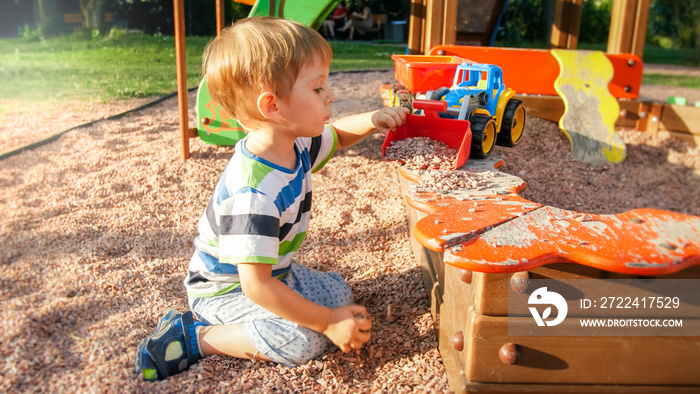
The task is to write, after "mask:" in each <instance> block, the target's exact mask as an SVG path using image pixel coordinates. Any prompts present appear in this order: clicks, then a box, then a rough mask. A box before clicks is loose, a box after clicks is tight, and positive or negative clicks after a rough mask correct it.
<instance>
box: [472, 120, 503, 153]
mask: <svg viewBox="0 0 700 394" xmlns="http://www.w3.org/2000/svg"><path fill="white" fill-rule="evenodd" d="M469 121H470V122H471V129H472V150H471V153H470V154H469V156H470V157H472V158H474V159H485V158H487V157H489V155H490V154H491V152H492V151H493V147H494V145H496V122H495V121H494V120H493V118H491V117H490V116H486V115H474V116H472V117H471V119H469Z"/></svg>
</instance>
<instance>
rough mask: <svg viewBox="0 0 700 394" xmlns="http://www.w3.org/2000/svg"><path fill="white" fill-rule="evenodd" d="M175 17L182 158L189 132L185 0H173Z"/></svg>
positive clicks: (186, 152)
mask: <svg viewBox="0 0 700 394" xmlns="http://www.w3.org/2000/svg"><path fill="white" fill-rule="evenodd" d="M173 3H174V4H173V14H174V19H175V65H176V71H177V105H178V113H179V116H180V148H181V149H180V150H181V152H182V158H183V160H187V159H189V158H190V137H189V136H190V132H189V119H188V111H187V62H186V60H187V59H186V56H187V55H186V53H185V0H173Z"/></svg>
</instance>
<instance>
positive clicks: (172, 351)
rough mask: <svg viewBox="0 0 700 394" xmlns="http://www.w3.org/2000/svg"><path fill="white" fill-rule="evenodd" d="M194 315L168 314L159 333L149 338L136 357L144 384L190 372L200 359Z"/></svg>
mask: <svg viewBox="0 0 700 394" xmlns="http://www.w3.org/2000/svg"><path fill="white" fill-rule="evenodd" d="M203 325H204V323H201V322H199V321H195V320H194V317H193V315H192V312H185V313H184V314H181V313H180V312H178V311H175V310H170V311H168V312H167V313H166V314H165V315H164V316H163V317H162V318H161V319H160V321H159V322H158V326H157V327H156V331H155V332H154V333H153V334H151V335H149V336H148V337H146V339H144V340H143V341H142V342H141V344H140V345H139V347H138V351H137V354H136V373H140V374H141V375H142V377H143V379H144V380H149V381H152V380H162V379H165V378H167V377H168V376H171V375H175V374H177V373H179V372H182V371H184V370H186V369H187V368H189V367H190V366H191V365H192V364H195V363H196V362H197V361H199V359H200V355H199V349H198V345H197V337H196V334H195V332H196V328H197V327H198V326H203Z"/></svg>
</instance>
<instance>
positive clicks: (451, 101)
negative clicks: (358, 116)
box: [390, 55, 527, 159]
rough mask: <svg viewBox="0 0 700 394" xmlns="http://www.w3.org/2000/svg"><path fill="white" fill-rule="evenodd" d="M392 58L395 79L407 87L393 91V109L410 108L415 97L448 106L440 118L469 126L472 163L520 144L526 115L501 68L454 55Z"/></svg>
mask: <svg viewBox="0 0 700 394" xmlns="http://www.w3.org/2000/svg"><path fill="white" fill-rule="evenodd" d="M392 58H393V59H394V62H395V77H396V79H397V80H398V81H399V82H400V83H401V84H402V85H403V86H404V87H405V88H401V87H398V88H393V89H392V92H391V99H390V101H391V105H403V106H408V107H410V108H412V100H413V98H414V97H419V98H424V99H425V100H436V101H445V102H447V110H446V111H444V112H441V113H440V116H441V117H443V118H453V119H459V120H468V121H469V122H470V124H471V126H470V127H471V134H472V144H471V153H470V156H471V157H473V158H477V159H483V158H486V157H488V156H489V155H490V154H491V152H492V150H493V147H494V146H495V145H496V144H498V145H501V146H507V147H513V146H515V145H517V144H518V142H520V139H521V138H522V135H523V129H524V127H525V122H526V118H527V113H526V111H525V107H524V106H523V104H522V102H521V101H520V100H516V99H515V98H514V96H515V91H514V90H513V89H510V88H507V87H506V86H505V85H504V84H503V72H502V71H501V68H500V67H498V66H496V65H492V64H479V63H472V62H469V61H467V60H465V59H461V58H459V57H454V56H399V55H394V56H392ZM449 84H451V87H448V86H449ZM416 95H417V96H416ZM423 96H424V97H423Z"/></svg>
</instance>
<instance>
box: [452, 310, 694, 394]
mask: <svg viewBox="0 0 700 394" xmlns="http://www.w3.org/2000/svg"><path fill="white" fill-rule="evenodd" d="M530 320H531V318H527V317H522V318H505V317H491V316H483V315H478V314H476V313H474V312H471V313H470V317H469V321H470V322H472V323H473V327H472V335H470V336H469V343H468V346H465V353H466V355H465V357H463V359H465V360H468V361H469V364H468V366H467V368H466V369H465V374H466V377H467V380H469V381H473V382H481V383H506V382H511V383H550V384H603V383H604V384H635V385H696V386H697V385H700V374H698V373H697V360H696V358H697V357H696V354H697V353H698V351H700V338H699V337H652V336H649V337H641V336H637V337H633V336H629V337H534V336H532V337H514V336H508V324H509V323H510V324H515V325H518V324H531V322H530ZM562 324H564V323H562ZM506 343H516V344H518V345H519V346H520V348H521V357H520V359H519V360H518V361H517V362H516V364H514V365H507V364H504V363H503V362H501V360H500V359H499V356H498V354H499V350H500V348H501V346H503V345H504V344H506Z"/></svg>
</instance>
